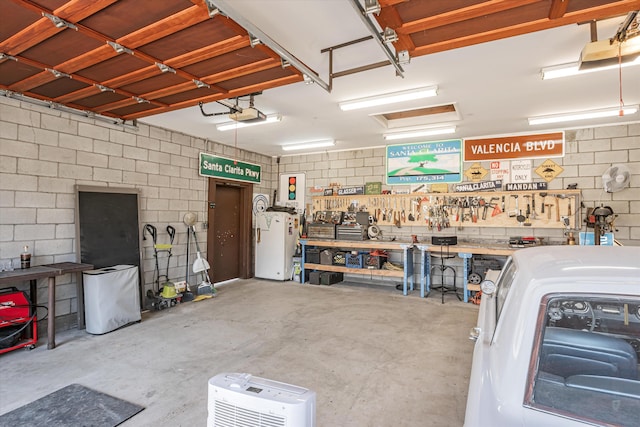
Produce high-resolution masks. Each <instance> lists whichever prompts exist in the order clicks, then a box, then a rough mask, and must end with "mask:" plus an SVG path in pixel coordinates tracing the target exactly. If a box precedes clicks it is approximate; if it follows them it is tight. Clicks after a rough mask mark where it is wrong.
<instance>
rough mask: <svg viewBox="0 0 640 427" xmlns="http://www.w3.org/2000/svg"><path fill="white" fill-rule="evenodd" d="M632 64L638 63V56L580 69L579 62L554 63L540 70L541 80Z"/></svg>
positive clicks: (639, 63)
mask: <svg viewBox="0 0 640 427" xmlns="http://www.w3.org/2000/svg"><path fill="white" fill-rule="evenodd" d="M633 65H640V56H638V57H637V58H636V59H635V60H633V61H629V62H623V63H622V64H620V65H618V64H613V65H606V66H602V67H594V68H585V69H582V70H581V69H580V63H579V62H571V63H569V64H562V65H554V66H552V67H546V68H543V69H542V70H540V74H541V75H542V80H550V79H557V78H560V77H570V76H577V75H581V74H588V73H594V72H596V71H606V70H617V69H618V68H619V67H622V68H626V67H631V66H633Z"/></svg>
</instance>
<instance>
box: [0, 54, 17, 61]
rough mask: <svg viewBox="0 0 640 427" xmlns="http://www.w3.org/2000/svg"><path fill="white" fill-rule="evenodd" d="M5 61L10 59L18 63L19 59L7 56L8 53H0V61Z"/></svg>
mask: <svg viewBox="0 0 640 427" xmlns="http://www.w3.org/2000/svg"><path fill="white" fill-rule="evenodd" d="M3 59H10V60H12V61H16V62H18V58H16V57H15V56H11V55H7V54H6V53H0V61H2V60H3Z"/></svg>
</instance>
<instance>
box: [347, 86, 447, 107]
mask: <svg viewBox="0 0 640 427" xmlns="http://www.w3.org/2000/svg"><path fill="white" fill-rule="evenodd" d="M436 95H438V86H427V87H420V88H416V89H409V90H403V91H400V92H392V93H386V94H383V95H376V96H370V97H367V98H360V99H353V100H350V101H344V102H340V103H338V105H339V106H340V109H341V110H342V111H349V110H357V109H360V108H368V107H376V106H378V105H386V104H394V103H396V102H403V101H413V100H415V99H423V98H429V97H432V96H436Z"/></svg>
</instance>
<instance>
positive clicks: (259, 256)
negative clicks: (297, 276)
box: [255, 212, 299, 280]
mask: <svg viewBox="0 0 640 427" xmlns="http://www.w3.org/2000/svg"><path fill="white" fill-rule="evenodd" d="M298 225H299V224H298V215H292V214H290V213H288V212H258V213H257V214H256V237H255V239H256V240H255V246H256V254H255V267H256V268H255V270H256V271H255V275H256V277H258V278H261V279H271V280H291V278H292V276H293V255H294V254H295V251H296V242H297V239H298Z"/></svg>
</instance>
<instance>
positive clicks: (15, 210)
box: [0, 97, 275, 330]
mask: <svg viewBox="0 0 640 427" xmlns="http://www.w3.org/2000/svg"><path fill="white" fill-rule="evenodd" d="M201 151H204V152H208V153H211V154H216V155H220V156H225V157H229V158H237V159H238V160H241V161H246V162H251V163H256V164H259V165H261V166H262V168H263V181H262V183H261V184H260V185H256V186H254V187H255V188H254V190H255V192H265V193H270V192H271V191H272V190H273V182H274V179H275V177H274V176H273V175H272V168H271V158H270V157H265V156H262V155H259V154H256V153H253V152H250V151H246V150H238V149H236V148H234V147H229V146H226V145H222V144H217V143H214V142H211V141H207V140H204V139H201V138H195V137H192V136H189V135H185V134H181V133H176V132H172V131H169V130H165V129H162V128H157V127H152V126H148V125H145V124H143V123H138V125H137V128H135V129H133V128H130V127H123V126H121V125H115V124H110V123H106V122H103V121H99V120H96V119H93V118H88V117H83V116H78V115H75V114H70V113H68V112H62V111H59V110H56V109H51V108H46V107H42V106H40V105H37V104H33V103H29V102H25V101H20V100H17V99H12V98H7V97H0V268H3V267H5V266H8V264H9V263H10V262H12V263H13V265H14V267H16V266H17V268H19V266H20V264H19V255H20V252H22V249H23V247H24V246H25V245H28V246H29V249H30V251H31V253H32V254H33V257H32V265H41V264H48V263H53V262H64V261H79V259H78V258H79V257H78V254H76V241H75V239H76V233H75V220H76V215H75V187H74V186H75V185H76V184H78V185H91V186H104V187H120V188H122V187H126V188H138V189H139V190H140V206H141V218H140V224H139V226H140V232H141V233H142V231H143V227H144V225H145V224H152V225H154V226H155V227H157V229H158V243H169V237H168V234H167V233H166V231H165V230H166V226H167V225H172V226H173V227H175V229H176V237H175V240H174V247H173V249H172V257H171V259H170V264H169V277H170V279H171V280H184V277H185V274H186V265H187V259H186V226H185V225H184V223H183V221H182V220H183V216H184V214H185V213H187V212H195V213H196V214H197V216H198V223H197V224H196V230H197V238H198V242H199V243H200V245H201V247H202V248H203V249H205V252H206V241H207V233H206V229H205V228H204V225H203V224H204V223H205V222H206V221H207V218H206V215H207V210H206V200H207V195H208V179H207V178H205V177H201V176H199V173H198V156H199V153H200V152H201ZM142 243H143V260H142V270H143V277H144V282H145V284H146V287H147V288H150V287H151V285H152V283H153V274H154V268H155V260H154V256H153V243H152V240H151V239H150V238H147V240H146V241H143V242H142ZM190 254H195V251H194V250H193V248H192V250H191V251H190ZM163 257H164V255H163V254H161V255H160V261H161V262H160V267H161V270H164V268H165V266H166V263H165V259H163ZM191 262H193V258H192V259H190V260H189V263H191ZM163 272H164V271H161V273H163ZM191 280H192V282H193V280H194V279H193V276H191ZM57 283H58V286H57V287H56V292H57V301H56V314H57V318H56V321H57V323H59V325H58V326H59V328H60V329H64V328H65V326H67V327H70V326H72V325H73V322H74V320H75V318H76V316H75V313H76V312H77V299H76V285H75V277H74V276H72V275H67V276H63V277H58V279H57ZM193 284H194V283H192V285H193ZM22 286H24V289H26V288H28V284H27V283H25V284H23V285H22ZM37 302H38V303H39V304H45V305H46V303H47V288H46V283H45V281H42V282H41V283H38V301H37ZM42 314H43V313H41V314H40V317H42ZM41 330H46V328H42V329H41Z"/></svg>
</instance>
